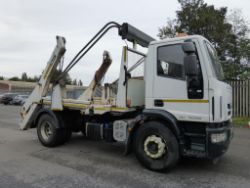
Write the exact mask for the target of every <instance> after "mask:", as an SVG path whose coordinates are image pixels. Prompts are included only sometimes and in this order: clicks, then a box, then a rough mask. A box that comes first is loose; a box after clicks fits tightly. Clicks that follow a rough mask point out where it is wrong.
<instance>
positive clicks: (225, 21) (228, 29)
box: [158, 0, 250, 79]
mask: <svg viewBox="0 0 250 188" xmlns="http://www.w3.org/2000/svg"><path fill="white" fill-rule="evenodd" d="M178 2H179V3H180V5H181V9H180V10H178V11H176V16H177V18H176V19H173V20H170V19H168V20H167V25H166V26H164V27H162V28H160V29H159V34H158V36H159V37H160V38H165V37H174V34H175V33H176V32H185V33H187V34H199V35H203V36H204V37H206V38H207V39H208V40H209V41H210V42H211V43H212V44H213V45H214V47H215V48H216V50H217V52H218V56H219V58H220V59H221V60H222V61H223V66H224V67H223V68H224V69H225V70H226V71H231V72H228V73H227V72H226V75H227V76H229V77H230V79H232V78H233V79H234V78H238V77H239V76H240V74H242V73H244V72H246V69H245V68H244V66H243V64H248V63H246V62H249V60H250V54H249V53H250V41H249V39H248V38H247V34H248V26H247V24H246V22H245V20H244V19H243V17H242V16H241V14H240V12H239V11H233V12H232V13H231V16H229V17H226V16H227V8H226V7H221V8H215V7H214V6H213V5H208V4H206V3H204V1H203V0H178ZM244 62H245V63H244ZM232 63H234V64H238V66H233V68H231V67H230V65H231V64H232ZM232 71H233V72H232ZM229 77H227V78H229Z"/></svg>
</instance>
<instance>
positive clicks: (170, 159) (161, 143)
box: [134, 121, 179, 172]
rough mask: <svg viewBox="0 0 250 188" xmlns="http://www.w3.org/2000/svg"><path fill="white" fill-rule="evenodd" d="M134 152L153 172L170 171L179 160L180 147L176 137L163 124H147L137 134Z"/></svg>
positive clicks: (154, 122) (152, 122)
mask: <svg viewBox="0 0 250 188" xmlns="http://www.w3.org/2000/svg"><path fill="white" fill-rule="evenodd" d="M135 136H136V137H135V142H134V150H135V154H136V158H137V159H138V161H139V162H140V163H141V164H142V165H143V166H145V167H146V168H148V169H150V170H153V171H160V172H164V171H168V170H170V169H172V168H173V167H174V166H175V165H176V164H177V162H178V159H179V145H178V141H177V139H176V137H175V135H174V134H173V133H172V131H171V130H170V129H169V128H168V127H166V126H165V125H164V124H163V123H161V122H157V121H150V122H146V123H145V124H143V125H141V126H140V127H139V128H138V130H137V132H136V134H135Z"/></svg>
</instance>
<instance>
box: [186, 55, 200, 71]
mask: <svg viewBox="0 0 250 188" xmlns="http://www.w3.org/2000/svg"><path fill="white" fill-rule="evenodd" d="M197 65H198V60H197V57H196V55H195V54H189V55H187V56H186V57H184V69H185V73H186V75H187V76H198V67H197Z"/></svg>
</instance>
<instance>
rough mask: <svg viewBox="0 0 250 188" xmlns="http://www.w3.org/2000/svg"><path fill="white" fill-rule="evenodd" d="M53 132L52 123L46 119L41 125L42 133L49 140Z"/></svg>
mask: <svg viewBox="0 0 250 188" xmlns="http://www.w3.org/2000/svg"><path fill="white" fill-rule="evenodd" d="M52 134H53V131H52V125H51V124H50V122H48V121H44V122H43V123H42V125H41V135H42V137H43V139H44V140H46V141H47V140H49V139H50V137H51V135H52Z"/></svg>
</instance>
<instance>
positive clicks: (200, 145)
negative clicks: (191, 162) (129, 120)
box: [145, 35, 232, 158]
mask: <svg viewBox="0 0 250 188" xmlns="http://www.w3.org/2000/svg"><path fill="white" fill-rule="evenodd" d="M186 44H188V45H191V46H192V48H193V49H186V50H187V51H185V49H184V48H185V46H184V45H186ZM188 47H190V46H188ZM190 56H193V57H194V58H192V57H191V61H189V59H190V58H189V57H190ZM185 59H186V61H185ZM192 61H194V62H192ZM192 64H194V65H192ZM190 69H191V70H190ZM194 69H196V70H195V71H194ZM145 111H147V112H150V111H152V113H157V112H159V111H161V113H162V114H168V115H169V116H170V117H172V118H173V119H175V121H176V122H177V127H178V129H179V131H180V132H181V133H180V134H181V139H184V142H185V144H183V146H181V148H182V150H181V152H182V153H183V155H190V156H199V157H209V158H214V157H218V156H220V155H221V154H222V153H223V152H225V151H226V149H227V147H228V144H229V140H230V139H231V135H232V134H231V118H232V89H231V86H230V85H229V84H227V83H226V82H225V81H224V76H223V71H222V68H221V65H220V62H219V59H218V57H217V53H216V50H215V49H214V48H213V46H212V44H211V43H210V42H209V41H208V40H207V39H205V38H204V37H202V36H199V35H193V36H185V37H179V38H172V39H165V40H161V41H153V42H151V43H150V45H149V50H148V56H147V58H146V63H145ZM183 147H184V148H183Z"/></svg>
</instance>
